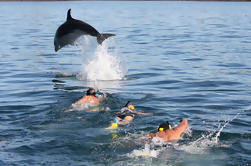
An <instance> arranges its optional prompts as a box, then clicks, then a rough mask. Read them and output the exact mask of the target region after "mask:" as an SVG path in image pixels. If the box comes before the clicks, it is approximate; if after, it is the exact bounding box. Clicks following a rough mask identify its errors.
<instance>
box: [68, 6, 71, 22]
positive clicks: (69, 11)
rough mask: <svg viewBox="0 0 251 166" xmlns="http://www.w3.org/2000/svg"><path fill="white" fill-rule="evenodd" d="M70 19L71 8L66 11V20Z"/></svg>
mask: <svg viewBox="0 0 251 166" xmlns="http://www.w3.org/2000/svg"><path fill="white" fill-rule="evenodd" d="M71 19H72V17H71V9H69V10H68V12H67V21H68V20H71Z"/></svg>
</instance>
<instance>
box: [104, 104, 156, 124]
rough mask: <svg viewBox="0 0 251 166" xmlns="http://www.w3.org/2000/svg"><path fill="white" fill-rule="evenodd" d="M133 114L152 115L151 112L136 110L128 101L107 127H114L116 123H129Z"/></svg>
mask: <svg viewBox="0 0 251 166" xmlns="http://www.w3.org/2000/svg"><path fill="white" fill-rule="evenodd" d="M135 115H152V113H144V112H137V111H136V110H135V108H134V106H133V105H132V104H130V101H128V102H127V103H126V105H125V106H124V107H123V108H122V109H121V110H120V111H119V112H118V113H117V115H116V117H115V119H114V121H113V123H112V124H111V126H110V127H108V128H107V129H115V128H117V127H118V125H126V124H129V123H130V122H131V121H132V120H133V119H134V116H135Z"/></svg>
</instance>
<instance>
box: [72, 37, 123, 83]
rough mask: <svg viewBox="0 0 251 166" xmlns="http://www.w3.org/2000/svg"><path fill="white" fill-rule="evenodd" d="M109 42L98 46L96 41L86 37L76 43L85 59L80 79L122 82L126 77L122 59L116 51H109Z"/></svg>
mask: <svg viewBox="0 0 251 166" xmlns="http://www.w3.org/2000/svg"><path fill="white" fill-rule="evenodd" d="M109 41H110V40H106V41H104V42H103V43H102V45H98V46H97V44H96V41H93V39H90V38H88V37H84V38H81V39H80V40H78V41H77V42H76V46H77V47H78V48H80V50H81V54H82V55H83V57H84V58H83V62H82V72H81V74H80V75H79V76H78V78H79V79H81V80H90V81H96V80H121V79H122V78H123V77H124V73H125V72H124V71H123V68H122V63H121V61H120V59H119V58H118V57H117V56H116V53H115V51H114V52H109V51H108V50H109V47H108V42H109ZM94 42H95V43H94ZM80 43H81V44H80ZM82 43H83V44H82Z"/></svg>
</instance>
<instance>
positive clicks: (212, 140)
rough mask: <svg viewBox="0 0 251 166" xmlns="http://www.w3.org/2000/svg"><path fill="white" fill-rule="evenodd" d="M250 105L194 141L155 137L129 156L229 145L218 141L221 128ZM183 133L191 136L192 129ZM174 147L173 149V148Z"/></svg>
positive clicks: (146, 155) (145, 155) (198, 152)
mask: <svg viewBox="0 0 251 166" xmlns="http://www.w3.org/2000/svg"><path fill="white" fill-rule="evenodd" d="M250 109H251V106H249V107H247V108H246V109H244V110H242V111H239V112H238V113H237V114H236V115H234V116H233V117H232V118H230V119H229V120H225V121H224V122H220V121H219V124H218V127H217V128H218V130H215V131H211V132H209V134H203V135H202V136H200V138H198V139H196V140H195V141H192V142H188V141H182V143H180V142H168V143H167V142H164V141H163V140H162V139H161V138H158V137H155V138H154V139H152V140H151V142H150V143H149V142H148V143H146V144H144V148H142V149H135V150H133V151H132V152H131V153H130V154H128V156H129V157H138V156H143V157H154V158H157V157H158V156H159V155H160V154H161V153H163V152H164V153H165V154H166V152H168V153H171V154H172V153H174V151H175V150H182V151H184V152H187V153H190V154H203V153H205V152H206V151H207V149H209V148H212V147H229V146H230V145H224V144H222V143H220V141H219V137H220V135H221V133H222V131H223V129H224V128H225V127H226V126H227V125H228V124H229V123H230V122H232V121H233V120H234V119H236V118H237V117H239V116H240V115H241V113H243V112H245V111H246V110H250ZM184 135H187V136H188V137H192V130H191V129H190V128H188V129H187V130H186V132H185V133H184ZM173 148H174V149H173Z"/></svg>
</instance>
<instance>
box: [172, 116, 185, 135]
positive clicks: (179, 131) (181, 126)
mask: <svg viewBox="0 0 251 166" xmlns="http://www.w3.org/2000/svg"><path fill="white" fill-rule="evenodd" d="M187 126H188V122H187V120H186V119H183V120H182V121H181V122H180V124H179V125H178V126H177V127H176V128H174V129H173V130H174V131H175V132H177V134H179V135H180V134H182V133H183V132H184V131H185V130H186V129H187Z"/></svg>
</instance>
